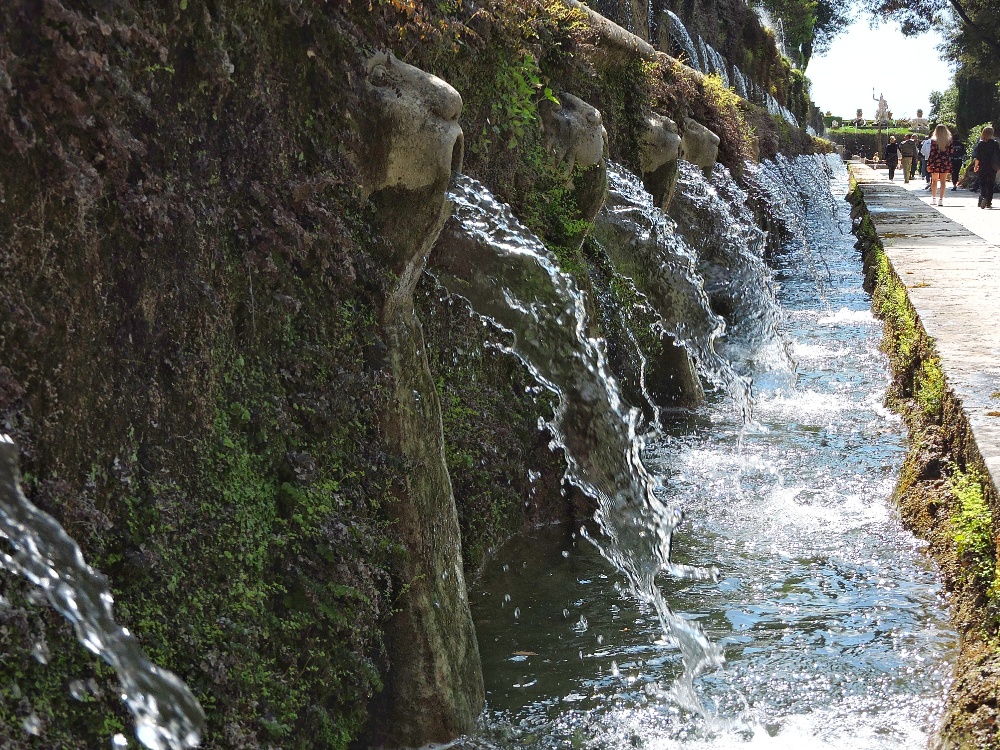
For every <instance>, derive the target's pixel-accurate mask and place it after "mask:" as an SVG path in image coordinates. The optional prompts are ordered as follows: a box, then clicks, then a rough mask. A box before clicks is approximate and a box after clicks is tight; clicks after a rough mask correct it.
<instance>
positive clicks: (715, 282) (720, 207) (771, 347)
mask: <svg viewBox="0 0 1000 750" xmlns="http://www.w3.org/2000/svg"><path fill="white" fill-rule="evenodd" d="M678 171H679V177H678V181H677V191H676V193H675V195H674V199H673V202H672V203H671V208H670V212H671V214H672V215H673V216H674V218H675V219H677V226H678V230H679V231H680V233H681V234H682V235H683V236H684V238H685V239H686V240H687V242H688V244H690V245H691V246H692V247H696V248H698V270H699V271H700V272H701V275H702V277H703V278H704V279H705V289H706V291H707V292H708V295H709V299H710V300H711V303H712V309H713V310H715V312H717V313H718V314H720V315H721V316H722V317H723V318H724V319H725V320H726V324H727V336H726V338H725V339H724V340H723V341H722V342H721V346H720V350H721V351H722V353H723V354H724V356H725V357H726V358H727V359H728V360H729V361H730V362H733V363H734V364H735V365H736V367H737V369H738V370H740V371H741V372H742V373H743V374H745V375H754V374H758V373H763V372H767V373H769V375H770V376H771V377H776V376H780V375H781V374H782V373H784V374H785V375H787V374H789V373H791V372H793V371H794V364H793V362H792V360H791V357H790V356H789V354H788V350H787V343H786V342H785V340H784V339H783V338H782V335H781V309H780V306H779V305H778V301H777V297H776V296H775V293H776V289H775V285H774V283H773V282H772V280H771V273H770V271H769V270H768V268H767V265H766V264H765V262H764V249H765V244H766V243H765V235H764V233H763V232H762V231H761V230H760V229H759V228H758V227H757V225H756V223H755V222H754V217H753V212H752V211H751V210H750V209H749V208H748V207H747V205H746V202H747V194H746V193H745V192H744V191H743V190H742V189H741V188H740V187H739V186H738V185H737V184H736V183H735V181H733V179H732V177H731V176H730V174H729V170H727V169H726V168H725V167H723V166H722V165H716V166H715V169H714V171H713V172H712V178H711V181H709V180H707V179H706V178H705V176H704V174H702V172H701V170H700V169H699V168H697V167H695V166H694V165H691V164H688V163H687V162H685V161H681V162H680V166H679V170H678Z"/></svg>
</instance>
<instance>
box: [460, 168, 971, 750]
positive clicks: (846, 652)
mask: <svg viewBox="0 0 1000 750" xmlns="http://www.w3.org/2000/svg"><path fill="white" fill-rule="evenodd" d="M764 169H766V170H768V174H769V177H770V178H771V179H773V180H775V181H783V182H784V184H785V185H786V188H787V190H786V194H785V198H784V199H783V201H782V205H781V206H780V207H779V209H780V211H782V212H785V220H786V221H788V220H789V217H791V216H794V217H795V219H796V222H797V226H798V227H799V229H800V230H801V232H803V235H802V236H799V237H797V238H796V237H792V238H791V239H789V240H788V241H787V242H785V243H784V247H783V249H782V252H779V253H777V254H776V255H775V256H774V258H773V260H772V268H773V275H774V278H775V280H776V282H777V283H778V284H779V289H778V294H777V299H778V301H779V302H780V305H781V310H782V313H783V320H782V323H781V325H782V329H783V332H784V336H785V337H786V339H787V340H788V341H789V342H790V346H791V350H792V354H793V356H794V359H795V361H796V363H797V366H796V371H795V374H796V377H795V378H794V380H789V379H781V378H779V379H774V380H773V381H772V384H771V385H770V386H769V387H761V388H758V389H757V392H756V398H757V401H756V411H755V416H756V420H757V423H756V426H754V427H752V428H749V429H748V428H745V427H744V425H743V424H742V423H741V422H740V420H739V419H738V417H737V416H736V415H735V414H734V413H733V410H732V409H730V408H721V407H722V405H721V404H720V403H719V402H718V398H721V397H717V398H716V400H715V401H711V400H710V401H709V402H708V403H706V404H705V405H704V407H703V408H701V409H699V410H698V411H697V412H696V413H694V414H692V415H691V417H690V418H689V419H687V420H686V421H684V422H682V423H676V424H673V425H672V426H671V425H668V426H667V430H666V434H665V436H664V437H663V439H662V440H661V441H659V442H658V443H656V444H652V445H650V446H648V447H647V450H646V452H645V463H646V466H647V467H648V468H649V469H650V471H652V472H655V473H656V474H657V475H658V477H659V478H660V479H661V481H662V488H661V490H660V491H661V492H662V493H663V495H662V502H663V503H664V505H665V506H671V507H683V508H684V509H686V511H687V521H686V522H685V523H684V524H683V525H681V526H680V527H679V528H678V529H677V530H676V531H675V533H674V536H673V540H672V541H673V544H672V549H671V552H672V556H673V561H674V562H675V563H680V564H684V563H689V564H694V565H704V564H706V563H707V562H710V561H711V562H715V563H716V564H717V565H718V567H719V570H720V571H721V580H719V582H717V583H716V582H711V581H707V580H701V581H691V580H682V579H677V578H667V577H661V578H660V579H658V582H659V584H660V588H661V591H662V593H663V595H664V597H665V599H666V602H667V603H668V604H669V605H670V607H671V608H672V609H673V611H674V612H676V613H678V614H677V616H678V617H682V618H684V619H686V620H688V621H690V622H691V623H697V624H698V625H700V626H701V628H703V630H704V632H705V633H706V634H707V635H708V636H709V638H710V639H711V640H712V641H713V642H714V643H715V644H717V645H718V647H720V648H721V649H723V650H724V653H725V657H726V663H725V664H724V665H722V666H720V667H719V668H717V669H715V670H714V671H708V672H706V673H705V674H703V675H701V676H700V677H698V678H697V679H696V680H694V681H693V682H692V687H693V689H694V691H695V693H696V694H697V696H698V697H699V698H700V703H701V705H702V706H704V707H706V709H707V710H704V711H702V712H701V713H698V712H696V711H691V710H688V709H687V708H685V707H684V706H682V705H679V704H678V702H677V701H676V700H674V699H673V698H672V696H671V693H670V690H669V688H670V685H671V684H672V683H673V681H674V680H677V679H679V678H681V677H682V675H683V674H684V672H685V667H684V663H683V659H682V655H681V651H680V650H679V649H678V648H677V645H676V643H674V642H672V639H671V638H669V637H665V636H664V632H663V628H662V627H661V624H660V622H659V619H658V617H657V614H656V612H655V611H654V609H653V608H652V607H650V606H649V605H648V604H646V603H645V602H643V601H642V600H638V601H637V599H636V597H635V596H634V593H633V592H632V591H631V587H630V586H629V585H628V583H627V582H626V581H625V580H623V578H622V575H621V573H620V572H619V571H618V570H616V569H615V568H614V567H612V566H610V565H608V564H607V562H606V560H605V559H604V558H603V557H602V556H601V555H600V554H598V553H597V552H596V551H595V549H594V548H593V546H592V545H591V544H590V543H589V542H587V541H586V540H585V539H583V538H582V537H581V534H580V530H579V529H576V528H566V527H550V528H546V529H541V530H539V531H537V532H536V533H535V534H533V535H531V536H529V537H523V538H519V539H516V540H514V541H513V542H511V543H510V544H508V545H507V546H506V547H504V548H503V549H501V550H500V552H499V553H498V555H497V557H496V559H495V560H494V561H492V562H491V564H490V565H489V566H488V568H487V570H486V571H485V572H484V574H483V577H482V580H481V581H480V583H479V585H478V586H477V587H476V589H475V590H474V592H473V615H474V618H475V620H476V628H477V633H478V637H479V645H480V652H481V654H482V657H483V664H484V671H485V676H486V684H487V701H488V710H487V713H486V715H485V718H484V730H483V732H482V734H481V736H479V737H477V738H473V739H470V740H468V741H467V743H466V745H467V746H468V747H476V748H491V749H492V748H558V747H566V748H578V747H579V748H601V749H602V750H603V749H608V750H616V749H617V748H636V747H641V748H656V749H660V748H662V749H667V748H732V747H742V746H746V747H763V748H789V749H791V748H796V749H798V748H818V749H823V750H828V749H834V748H836V749H838V750H839V749H840V748H843V749H844V750H848V749H849V750H876V749H877V750H889V749H890V748H893V749H898V750H909V749H911V748H917V747H921V746H924V745H925V744H926V742H927V738H928V735H929V734H930V733H931V732H933V730H934V727H935V721H936V719H937V717H938V716H939V714H940V710H941V701H942V700H943V697H944V695H945V692H946V688H947V681H948V675H949V673H950V670H951V663H950V662H951V659H952V658H953V654H954V648H955V643H956V636H955V634H954V633H953V632H952V631H951V630H950V629H949V626H948V624H947V620H946V615H945V611H944V602H943V600H942V594H941V591H940V589H939V585H938V583H937V579H936V576H935V572H934V570H933V568H932V566H931V565H930V564H929V563H928V561H927V560H926V558H925V557H924V555H923V554H922V552H921V549H920V544H919V543H918V542H917V541H916V540H914V538H913V537H912V536H911V535H909V534H908V533H907V532H905V531H904V530H903V529H902V528H901V526H900V523H899V521H898V519H897V517H896V515H895V513H894V511H893V510H892V508H891V505H890V501H889V496H890V493H891V490H892V487H893V484H894V482H895V479H896V472H897V467H898V466H899V465H900V463H901V461H902V458H903V451H904V445H903V444H904V434H903V428H902V426H901V424H900V422H899V420H898V419H897V418H896V417H895V416H894V415H892V414H891V413H889V412H887V411H886V410H885V408H884V407H883V406H882V399H883V396H884V393H885V388H886V385H887V375H886V362H885V360H884V358H883V356H882V355H881V354H880V352H879V350H878V339H879V335H880V328H879V326H878V325H877V324H876V322H875V321H874V320H873V318H872V316H871V313H870V311H869V299H868V298H867V296H866V295H865V294H864V292H863V291H862V288H861V282H862V276H861V269H860V262H859V259H858V257H857V254H856V252H855V251H854V249H853V242H854V238H853V236H852V235H851V234H850V217H849V213H848V207H847V204H846V203H845V202H843V201H842V198H843V196H844V194H845V192H846V174H845V172H844V170H843V167H842V166H841V165H839V163H832V162H826V161H824V160H822V159H820V158H819V157H813V158H807V157H803V158H801V159H799V160H796V162H794V163H790V162H777V163H774V164H772V165H766V166H765V167H764ZM831 181H832V191H831V187H830V185H831ZM831 192H832V193H833V197H831ZM834 198H836V199H837V200H836V201H835V200H834ZM796 222H792V223H793V224H794V223H796ZM810 257H811V258H812V259H811V260H810ZM820 257H821V258H822V259H823V263H824V264H825V271H824V280H825V282H826V283H825V286H824V290H823V294H822V295H819V294H817V290H816V284H815V274H814V273H813V272H811V271H810V266H816V265H817V261H816V259H817V258H820ZM681 613H683V614H681Z"/></svg>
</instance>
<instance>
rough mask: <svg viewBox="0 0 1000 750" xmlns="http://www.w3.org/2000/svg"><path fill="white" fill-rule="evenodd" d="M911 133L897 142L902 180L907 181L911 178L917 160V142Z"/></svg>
mask: <svg viewBox="0 0 1000 750" xmlns="http://www.w3.org/2000/svg"><path fill="white" fill-rule="evenodd" d="M915 138H916V136H915V135H913V134H912V133H911V134H910V137H909V138H904V139H903V142H902V143H900V144H899V153H900V155H901V156H902V159H903V182H909V181H910V180H911V179H912V178H913V166H914V164H916V161H917V142H916V141H915V140H914V139H915Z"/></svg>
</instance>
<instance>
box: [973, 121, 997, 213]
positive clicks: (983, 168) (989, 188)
mask: <svg viewBox="0 0 1000 750" xmlns="http://www.w3.org/2000/svg"><path fill="white" fill-rule="evenodd" d="M972 168H973V169H974V170H976V174H977V175H979V207H980V208H993V188H994V186H995V185H996V182H997V170H998V169H1000V143H997V142H996V141H995V140H994V139H993V128H991V127H985V128H983V134H982V135H981V136H980V138H979V143H977V144H976V147H975V148H974V149H973V150H972Z"/></svg>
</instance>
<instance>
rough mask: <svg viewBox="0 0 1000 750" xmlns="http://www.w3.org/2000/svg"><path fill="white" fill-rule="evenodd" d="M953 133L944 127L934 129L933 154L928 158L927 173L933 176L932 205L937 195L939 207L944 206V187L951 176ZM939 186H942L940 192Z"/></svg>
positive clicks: (939, 126)
mask: <svg viewBox="0 0 1000 750" xmlns="http://www.w3.org/2000/svg"><path fill="white" fill-rule="evenodd" d="M952 153H953V149H952V146H951V131H949V130H948V128H947V127H945V126H944V125H938V126H937V127H936V128H934V140H933V141H931V154H930V156H928V157H927V172H928V173H929V174H930V176H931V205H934V197H935V195H937V205H939V206H943V205H944V185H945V183H946V182H947V181H948V175H950V174H951V156H952ZM938 185H940V186H941V190H940V192H938Z"/></svg>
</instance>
